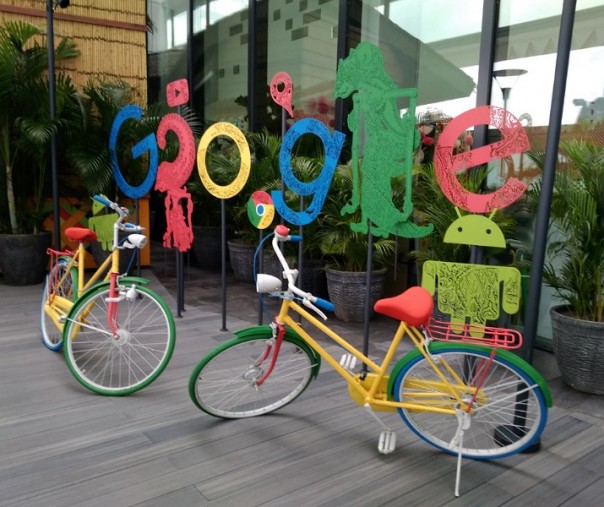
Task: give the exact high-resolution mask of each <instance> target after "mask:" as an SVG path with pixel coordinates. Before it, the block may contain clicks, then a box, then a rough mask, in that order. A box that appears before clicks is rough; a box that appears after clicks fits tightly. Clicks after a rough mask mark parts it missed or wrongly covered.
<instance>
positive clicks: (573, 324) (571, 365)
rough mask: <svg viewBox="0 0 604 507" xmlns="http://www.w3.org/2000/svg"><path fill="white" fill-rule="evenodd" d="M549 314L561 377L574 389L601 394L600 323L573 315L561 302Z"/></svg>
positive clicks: (603, 330)
mask: <svg viewBox="0 0 604 507" xmlns="http://www.w3.org/2000/svg"><path fill="white" fill-rule="evenodd" d="M550 316H551V319H552V338H553V347H554V355H555V356H556V361H557V362H558V367H559V368H560V373H561V374H562V380H564V382H566V383H567V384H568V385H569V386H571V387H572V388H574V389H576V390H577V391H582V392H586V393H591V394H604V323H603V322H592V321H588V320H580V319H577V318H574V317H572V316H571V314H570V312H569V310H568V307H564V306H556V307H554V308H552V309H551V310H550Z"/></svg>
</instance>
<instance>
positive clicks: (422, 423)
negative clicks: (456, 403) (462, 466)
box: [392, 345, 547, 459]
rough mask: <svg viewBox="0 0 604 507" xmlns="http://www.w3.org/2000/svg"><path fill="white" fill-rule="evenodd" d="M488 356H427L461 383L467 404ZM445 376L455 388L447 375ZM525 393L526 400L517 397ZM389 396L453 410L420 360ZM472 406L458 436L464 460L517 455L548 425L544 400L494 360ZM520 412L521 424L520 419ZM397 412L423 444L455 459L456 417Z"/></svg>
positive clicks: (451, 349) (456, 352)
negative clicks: (470, 412)
mask: <svg viewBox="0 0 604 507" xmlns="http://www.w3.org/2000/svg"><path fill="white" fill-rule="evenodd" d="M489 353H490V349H485V350H480V349H479V348H478V347H475V348H463V346H458V347H455V346H452V345H448V346H447V347H435V348H433V349H431V351H430V354H431V357H432V359H433V360H434V361H435V362H436V363H437V364H439V365H442V364H443V362H446V364H447V365H449V366H450V367H451V368H452V369H453V370H454V371H455V372H456V373H457V375H458V376H459V377H460V378H461V379H462V380H464V381H465V383H466V386H467V388H466V389H464V390H463V391H462V399H464V401H466V402H468V401H470V399H471V398H472V397H473V395H474V394H473V393H472V391H474V393H476V390H475V389H473V388H472V387H471V383H472V382H474V381H475V380H476V381H477V382H479V380H477V379H478V378H479V375H480V366H481V365H485V364H486V363H485V361H488V360H489V357H490V356H489ZM441 370H442V368H441ZM444 374H445V376H446V377H447V380H449V381H450V382H451V383H452V384H455V381H453V377H452V376H451V374H450V373H448V372H444ZM477 385H479V384H477ZM529 387H530V389H528V391H526V396H524V395H519V394H518V391H521V390H523V389H526V388H529ZM427 392H428V393H429V394H430V395H431V396H432V398H431V399H430V401H422V397H421V396H422V393H423V394H424V395H425V394H426V393H427ZM392 394H393V396H394V399H395V400H396V401H406V402H413V403H417V404H419V405H421V404H423V403H429V404H430V405H431V406H435V405H441V406H444V407H447V408H451V407H452V400H453V397H452V395H451V394H450V393H449V392H447V391H446V387H445V384H444V383H443V381H442V380H441V379H440V378H439V377H438V376H437V374H436V372H435V371H434V369H433V368H432V366H431V365H430V364H429V362H428V361H427V360H426V358H425V357H424V356H423V355H418V356H417V357H416V358H414V359H412V360H411V361H409V363H408V364H406V365H405V366H404V367H403V368H402V369H401V370H400V372H399V373H398V375H397V377H396V379H395V382H394V389H393V393H392ZM524 398H526V399H524ZM425 399H426V398H423V400H425ZM475 403H476V404H475V406H476V408H477V409H476V412H475V413H473V414H472V415H471V422H470V427H469V428H468V429H467V430H465V431H464V434H463V445H462V455H463V456H464V457H466V458H471V459H495V458H504V457H506V456H510V455H512V454H516V453H519V452H521V451H523V450H525V449H526V448H528V447H529V446H531V445H533V444H534V443H535V442H537V440H538V439H539V436H540V435H541V433H542V431H543V428H544V427H545V424H546V421H547V405H546V401H545V397H544V394H543V391H542V390H541V388H540V387H539V386H538V385H537V383H536V382H535V380H534V379H533V378H532V377H531V376H530V375H529V374H528V373H527V372H525V371H523V370H522V368H521V367H520V366H518V365H515V364H513V363H512V362H510V361H507V360H505V359H502V358H500V357H497V356H495V357H494V358H493V360H492V363H491V364H490V366H489V367H488V371H487V374H486V375H485V378H484V382H483V383H482V387H481V388H480V389H479V391H478V392H477V393H476V402H475ZM523 411H524V412H525V413H526V417H525V418H524V421H525V424H523V423H522V420H523V419H522V417H521V416H522V414H523ZM398 412H399V414H400V415H401V417H402V418H403V420H404V421H405V423H406V424H407V426H409V428H410V429H411V430H412V431H413V432H414V433H415V434H416V435H417V436H419V437H420V438H421V439H422V440H425V441H426V442H428V443H429V444H431V445H433V446H435V447H437V448H439V449H441V450H442V451H445V452H447V453H449V454H458V447H457V446H453V445H452V440H453V438H454V436H455V434H456V431H457V428H458V422H457V418H456V416H455V415H451V414H439V413H434V412H428V411H423V410H421V409H411V410H409V409H405V408H399V409H398Z"/></svg>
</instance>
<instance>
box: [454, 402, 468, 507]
mask: <svg viewBox="0 0 604 507" xmlns="http://www.w3.org/2000/svg"><path fill="white" fill-rule="evenodd" d="M456 415H457V431H456V432H455V436H454V437H453V440H452V441H451V447H455V446H457V469H456V471H455V496H456V497H459V483H460V482H461V458H462V449H463V434H464V432H465V431H466V430H467V429H468V428H469V427H470V421H471V419H470V414H468V413H467V412H465V411H463V410H459V409H458V410H457V412H456Z"/></svg>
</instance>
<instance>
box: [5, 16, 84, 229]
mask: <svg viewBox="0 0 604 507" xmlns="http://www.w3.org/2000/svg"><path fill="white" fill-rule="evenodd" d="M43 34H44V31H43V30H42V29H41V28H39V27H36V26H35V25H32V24H31V23H26V22H11V21H8V22H6V23H5V24H4V26H2V27H0V164H1V169H2V171H3V172H4V177H5V182H6V184H5V195H4V196H3V199H2V201H3V202H2V205H3V206H6V211H7V213H6V214H4V213H3V215H7V216H8V223H7V224H4V227H5V228H6V229H7V230H9V231H10V232H12V233H20V232H24V231H25V230H26V229H29V228H30V227H28V226H27V224H26V223H25V222H24V220H25V219H26V218H27V217H31V216H32V214H31V213H21V214H19V213H18V210H27V209H28V207H27V205H26V201H27V198H28V197H30V196H31V183H32V181H37V182H38V184H37V188H38V189H39V190H40V191H42V189H43V188H44V181H45V179H46V174H47V173H46V171H43V172H42V173H41V172H40V167H41V165H44V167H45V164H42V160H43V159H44V157H43V156H42V153H43V151H44V150H45V149H46V146H48V143H49V140H50V133H51V132H53V131H54V132H57V131H58V129H59V127H60V120H57V121H55V122H51V121H50V119H49V113H48V97H49V95H48V92H47V88H45V85H46V83H45V79H44V72H45V71H46V70H47V68H48V57H47V48H46V47H45V46H43V45H41V44H40V43H39V42H38V40H37V38H38V37H40V36H42V35H43ZM78 54H79V53H78V50H77V49H76V47H75V45H74V44H73V42H71V41H70V40H69V39H62V40H61V41H60V42H59V44H58V45H57V47H56V49H55V59H56V60H63V59H66V58H73V57H75V56H77V55H78ZM57 83H58V84H59V86H58V87H57V103H58V105H59V107H58V109H57V113H58V114H57V117H58V118H60V115H61V111H62V107H61V104H62V102H61V97H64V95H63V94H62V93H61V90H64V89H65V90H70V85H69V82H68V80H67V79H65V78H63V77H62V76H60V75H59V77H58V79H57ZM63 85H65V87H63ZM67 93H69V91H67ZM34 142H35V147H34V144H32V143H34ZM32 148H33V149H32ZM32 152H35V154H34V158H35V159H36V160H37V161H38V162H39V163H38V164H36V169H37V170H38V172H36V170H32V167H31V165H30V164H28V163H27V162H28V160H27V158H28V157H27V155H28V154H31V153H32ZM34 200H35V201H36V202H37V203H38V204H39V203H40V202H41V197H36V198H35V199H34ZM29 210H30V211H31V206H30V207H29ZM33 211H34V215H35V216H38V217H39V215H40V213H39V209H34V210H33ZM30 225H31V223H30ZM36 225H37V224H36Z"/></svg>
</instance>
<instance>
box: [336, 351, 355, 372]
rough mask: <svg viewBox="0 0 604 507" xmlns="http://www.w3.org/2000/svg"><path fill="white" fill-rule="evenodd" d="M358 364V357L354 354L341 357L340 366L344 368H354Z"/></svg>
mask: <svg viewBox="0 0 604 507" xmlns="http://www.w3.org/2000/svg"><path fill="white" fill-rule="evenodd" d="M356 365H357V358H356V357H354V356H353V355H352V354H344V355H343V356H342V359H340V366H341V367H342V368H346V369H347V370H353V369H354V367H355V366H356Z"/></svg>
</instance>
